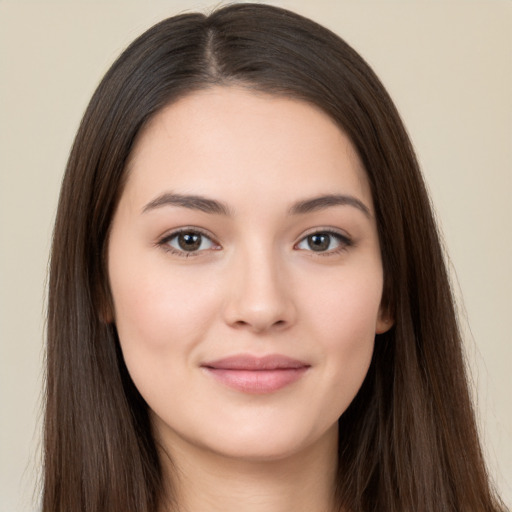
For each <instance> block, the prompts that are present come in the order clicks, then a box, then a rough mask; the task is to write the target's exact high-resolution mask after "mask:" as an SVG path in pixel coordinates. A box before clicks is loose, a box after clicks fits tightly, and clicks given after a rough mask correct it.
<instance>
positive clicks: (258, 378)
mask: <svg viewBox="0 0 512 512" xmlns="http://www.w3.org/2000/svg"><path fill="white" fill-rule="evenodd" d="M310 367H311V365H309V364H308V363H305V362H304V361H300V360H298V359H293V358H290V357H287V356H283V355H280V354H270V355H267V356H264V357H255V356H252V355H249V354H240V355H234V356H230V357H226V358H223V359H218V360H216V361H209V362H206V363H203V364H201V368H202V369H203V370H204V371H205V372H206V373H208V374H209V375H211V376H212V377H213V378H215V379H216V380H217V381H219V382H221V383H222V384H224V385H226V386H228V387H230V388H233V389H236V390H238V391H242V392H245V393H254V394H265V393H273V392H275V391H278V390H280V389H282V388H284V387H286V386H288V385H290V384H292V383H294V382H296V381H298V380H299V379H300V378H301V377H302V376H303V375H304V374H305V373H306V372H307V370H308V369H309V368H310Z"/></svg>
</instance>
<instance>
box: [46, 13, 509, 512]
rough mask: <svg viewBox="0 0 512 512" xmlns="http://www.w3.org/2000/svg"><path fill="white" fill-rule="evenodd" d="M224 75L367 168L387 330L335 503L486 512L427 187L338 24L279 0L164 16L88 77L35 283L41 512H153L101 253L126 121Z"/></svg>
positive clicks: (130, 136) (138, 417)
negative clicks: (318, 118) (44, 280)
mask: <svg viewBox="0 0 512 512" xmlns="http://www.w3.org/2000/svg"><path fill="white" fill-rule="evenodd" d="M223 84H226V85H228V84H238V85H241V86H244V87H249V88H252V89H255V90H259V91H265V92H267V93H271V94H279V95H286V96H289V97H294V98H297V99H301V100H304V101H307V102H310V103H312V104H315V105H317V106H318V107H320V108H321V109H323V111H325V112H326V113H327V114H328V115H329V116H330V117H331V118H333V119H334V120H335V121H336V122H337V123H338V124H339V126H340V128H341V129H342V130H344V132H345V133H346V134H347V135H348V136H349V137H350V139H351V140H352V142H353V144H354V146H355V147H356V149H357V150H358V152H359V155H360V158H361V160H362V162H363V164H364V167H365V169H366V172H367V175H368V178H369V181H370V185H371V189H372V194H373V200H374V204H375V211H376V218H377V224H378V231H379V236H380V244H381V248H382V260H383V266H384V281H385V283H384V303H385V306H386V308H387V309H388V311H389V312H390V314H391V315H392V316H393V318H394V320H395V325H394V327H393V328H392V329H391V330H390V331H388V332H387V333H385V334H382V335H379V336H378V337H377V340H376V344H375V351H374V356H373V360H372V364H371V367H370V370H369V373H368V375H367V377H366V379H365V381H364V383H363V386H362V388H361V389H360V391H359V393H358V394H357V396H356V398H355V399H354V401H353V402H352V404H351V405H350V406H349V408H348V410H347V411H346V412H345V413H344V414H343V415H342V417H341V418H340V420H339V431H340V437H339V439H340V442H339V477H338V483H337V491H338V499H339V503H340V507H344V508H345V509H346V510H349V511H350V512H377V511H378V512H384V511H385V512H404V511H408V512H409V511H415V512H440V511H453V512H455V511H476V510H478V511H488V512H491V511H493V512H496V511H498V510H502V508H501V505H500V503H499V500H498V499H497V498H495V497H494V495H493V493H492V492H491V490H490V487H489V483H488V476H487V473H486V469H485V465H484V462H483V458H482V454H481V449H480V445H479V441H478V437H477V431H476V427H475V421H474V414H473V410H472V405H471V401H470V397H469V392H468V386H467V379H466V373H465V365H464V359H463V354H462V348H461V338H460V334H459V330H458V327H457V321H456V316H455V312H454V307H453V299H452V295H451V290H450V285H449V280H448V276H447V272H446V268H445V264H444V261H443V253H442V249H441V246H440V242H439V237H438V234H437V230H436V225H435V222H434V219H433V215H432V211H431V207H430V203H429V198H428V196H427V193H426V190H425V186H424V183H423V180H422V177H421V174H420V171H419V169H418V164H417V161H416V158H415V156H414V153H413V150H412V147H411V143H410V141H409V139H408V136H407V134H406V132H405V129H404V127H403V125H402V122H401V120H400V118H399V115H398V113H397V111H396V109H395V107H394V105H393V103H392V101H391V99H390V98H389V96H388V94H387V93H386V91H385V90H384V88H383V86H382V85H381V83H380V81H379V80H378V78H377V77H376V76H375V74H374V73H373V71H372V70H371V69H370V68H369V66H368V65H367V64H366V63H365V62H364V61H363V59H362V58H361V57H360V56H359V55H358V54H357V53H356V52H355V51H354V50H353V49H352V48H351V47H350V46H348V45H347V44H346V43H345V42H344V41H343V40H341V39H340V38H339V37H338V36H336V35H335V34H333V33H332V32H330V31H328V30H327V29H325V28H323V27H321V26H319V25H317V24H316V23H314V22H312V21H310V20H308V19H305V18H303V17H301V16H299V15H296V14H293V13H291V12H289V11H286V10H283V9H280V8H277V7H271V6H268V5H261V4H260V5H258V4H239V5H231V6H227V7H224V8H221V9H219V10H217V11H214V12H213V13H212V14H210V15H209V16H205V15H202V14H184V15H180V16H176V17H173V18H169V19H167V20H165V21H162V22H161V23H159V24H157V25H155V26H154V27H152V28H151V29H149V30H148V31H147V32H146V33H144V34H143V35H142V36H140V37H139V38H138V39H137V40H136V41H135V42H133V43H132V44H131V45H130V46H129V47H128V48H127V49H126V50H125V51H124V52H123V54H122V55H121V56H120V57H119V59H118V60H117V61H116V62H115V63H114V64H113V66H112V67H111V69H110V70H109V71H108V72H107V74H106V76H105V77H104V79H103V81H102V82H101V84H100V85H99V87H98V89H97V90H96V92H95V94H94V96H93V98H92V100H91V102H90V104H89V106H88V108H87V111H86V113H85V115H84V118H83V120H82V123H81V126H80V128H79V131H78V134H77V136H76V139H75V143H74V145H73V149H72V151H71V155H70V158H69V162H68V166H67V169H66V174H65V177H64V181H63V184H62V191H61V195H60V202H59V208H58V214H57V220H56V225H55V231H54V239H53V250H52V258H51V268H50V280H49V310H48V351H47V378H46V393H47V395H46V396H47V399H46V400H47V402H46V418H45V437H44V443H45V448H44V450H45V451H44V459H45V468H44V491H43V512H78V511H84V512H85V511H87V512H104V511H109V512H127V511H130V512H155V511H156V510H157V508H158V506H159V505H161V502H162V499H163V495H162V489H163V476H162V470H161V467H160V463H159V456H158V450H157V447H156V445H155V441H154V438H153V435H152V432H151V425H150V421H149V416H148V409H147V405H146V403H145V402H144V400H143V399H142V398H141V396H140V394H139V393H138V391H137V389H136V388H135V386H134V385H133V383H132V381H131V379H130V376H129V375H128V372H127V370H126V367H125V365H124V362H123V357H122V353H121V351H120V348H119V342H118V339H117V334H116V330H115V326H113V325H110V324H109V323H108V322H105V321H104V319H105V317H106V315H107V314H108V309H109V307H110V299H109V297H110V294H109V289H108V276H107V275H106V270H105V252H106V246H107V243H108V234H109V227H110V224H111V220H112V216H113V213H114V211H115V208H116V205H117V202H118V199H119V196H120V194H121V192H122V189H123V182H124V180H125V178H126V176H125V168H126V162H127V159H128V157H129V155H130V151H131V149H132V146H133V142H134V140H135V138H136V137H137V134H138V133H139V131H140V130H141V128H142V127H143V126H144V125H145V123H147V121H148V120H149V119H150V118H151V117H152V116H153V115H154V114H155V113H156V112H158V111H159V110H160V109H162V107H164V106H166V105H168V104H169V103H170V102H173V101H175V100H176V99H178V98H180V97H182V96H184V95H186V94H189V93H191V92H192V91H194V90H199V89H204V88H207V87H210V86H212V85H223Z"/></svg>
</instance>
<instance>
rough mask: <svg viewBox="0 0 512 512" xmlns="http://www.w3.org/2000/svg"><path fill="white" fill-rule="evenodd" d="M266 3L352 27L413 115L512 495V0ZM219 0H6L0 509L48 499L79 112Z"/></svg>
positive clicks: (0, 202) (0, 121) (491, 444)
mask: <svg viewBox="0 0 512 512" xmlns="http://www.w3.org/2000/svg"><path fill="white" fill-rule="evenodd" d="M269 3H274V4H277V5H282V6H285V7H289V8H291V9H294V10H296V11H298V12H301V13H303V14H305V15H308V16H310V17H312V18H313V19H315V20H317V21H319V22H320V23H323V24H325V25H327V26H328V27H330V28H332V29H333V30H334V31H336V32H337V33H339V34H340V35H341V36H342V37H344V38H345V39H346V40H347V41H348V42H349V43H351V44H352V45H353V46H354V47H355V48H356V49H357V50H358V51H360V52H361V53H362V55H363V56H364V57H365V58H366V59H367V60H368V61H369V63H370V64H371V65H372V66H373V67H374V69H375V70H376V72H377V73H378V74H379V75H380V77H381V78H382V80H383V82H384V83H385V85H386V86H387V87H388V89H389V91H390V92H391V95H392V96H393V98H394V99H395V101H396V103H397V105H398V108H399V110H400V112H401V113H402V115H403V117H404V119H405V122H406V125H407V126H408V128H409V132H410V134H411V137H412V139H413V142H414V144H415V147H416V149H417V151H418V154H419V158H420V161H421V163H422V165H423V168H424V172H425V174H426V177H427V181H428V183H429V187H430V189H431V192H432V196H433V200H434V203H435V205H436V208H437V211H438V214H439V219H440V222H441V225H442V229H443V232H444V234H445V238H446V245H447V247H448V250H449V253H450V256H451V262H452V264H453V267H454V268H455V269H456V274H455V271H454V279H455V280H456V284H455V287H456V289H457V290H458V292H457V293H458V294H459V295H460V296H462V295H463V297H464V306H462V302H461V311H462V312H463V314H462V316H463V324H464V328H465V330H466V333H467V336H466V338H467V351H468V358H469V362H470V366H471V368H472V369H473V380H474V388H475V398H476V399H477V402H478V416H479V421H480V426H481V430H482V434H483V437H484V440H485V448H486V452H487V457H488V460H489V464H490V466H491V470H492V474H493V476H494V478H495V479H496V481H497V484H498V487H499V488H500V490H501V492H502V495H503V497H504V498H505V501H506V503H507V504H508V505H509V506H511V505H512V400H511V398H510V396H511V395H512V379H511V377H510V374H511V370H510V367H511V365H512V336H511V335H510V328H509V324H508V320H509V318H510V317H511V316H512V272H511V266H512V265H511V261H512V197H511V195H512V192H511V191H512V176H511V175H512V99H511V98H512V3H511V2H510V1H509V0H493V1H490V0H489V1H477V0H461V1H457V2H453V1H448V0H434V1H433V0H430V1H425V2H423V1H419V0H402V1H388V0H381V1H368V0H359V1H347V0H338V1H335V0H333V1H328V0H314V1H312V0H288V1H275V2H269ZM212 5H214V4H212V2H206V1H178V0H173V1H171V0H168V1H151V0H146V1H143V0H140V1H124V2H114V1H103V2H102V3H100V2H90V1H89V2H86V1H79V2H73V1H69V0H68V1H66V2H64V1H61V2H47V1H39V2H27V1H23V0H18V1H12V2H10V1H6V0H3V1H2V0H0V247H1V250H0V272H1V274H0V512H26V511H33V510H37V505H36V504H35V503H36V502H37V498H34V497H33V492H34V491H33V489H34V486H35V481H36V478H37V474H38V467H39V455H38V453H39V445H40V436H39V429H40V423H39V421H40V408H41V406H40V397H41V385H42V384H41V375H42V360H43V329H44V320H43V310H44V296H45V275H46V265H47V260H48V250H49V245H50V237H51V229H52V221H53V218H54V214H55V207H56V202H57V196H58V189H59V183H60V180H61V176H62V172H63V169H64V166H65V162H66V157H67V154H68V151H69V148H70V145H71V142H72V139H73V136H74V133H75V131H76V128H77V125H78V122H79V120H80V117H81V115H82V113H83V110H84V108H85V106H86V104H87V101H88V99H89V97H90V96H91V94H92V92H93V90H94V88H95V86H96V85H97V83H98V81H99V80H100V78H101V76H102V75H103V73H104V72H105V71H106V69H107V67H108V66H109V64H110V63H111V62H112V61H113V59H114V58H115V57H116V56H117V55H118V54H119V52H120V51H121V49H122V48H123V47H125V45H127V44H128V43H129V42H130V41H131V40H132V39H133V38H134V37H135V36H137V35H138V34H139V33H141V32H142V31H143V30H144V29H146V28H147V27H149V26H150V25H151V24H153V23H154V22H156V21H158V20H160V19H161V18H163V17H165V16H169V15H172V14H175V13H176V12H178V11H181V10H184V9H192V10H194V9H204V8H205V7H206V6H210V7H211V6H212ZM447 391H448V390H447ZM507 482H508V483H507ZM36 496H37V493H36Z"/></svg>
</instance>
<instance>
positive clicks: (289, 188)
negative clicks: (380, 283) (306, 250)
mask: <svg viewBox="0 0 512 512" xmlns="http://www.w3.org/2000/svg"><path fill="white" fill-rule="evenodd" d="M127 171H128V173H129V176H128V180H127V187H126V189H125V192H126V193H129V194H131V195H132V196H133V198H134V199H135V197H137V198H140V199H141V200H142V199H143V198H146V199H147V198H148V197H149V196H151V195H152V194H156V193H158V192H160V193H161V192H162V191H164V190H163V189H169V190H173V191H178V192H186V193H190V192H193V193H201V194H207V195H212V194H213V195H217V196H227V197H228V199H229V196H230V194H231V195H236V193H237V192H241V191H242V190H246V191H250V192H251V195H252V196H255V195H257V194H260V195H261V196H263V197H266V198H270V197H273V196H275V197H276V198H283V199H285V198H286V197H295V196H297V197H300V196H301V195H302V196H311V195H313V194H316V193H334V192H339V193H352V194H355V195H358V196H360V197H361V199H365V200H366V201H367V202H368V203H369V204H370V206H371V194H370V190H369V185H368V180H367V178H366V173H365V171H364V169H363V166H362V164H361V162H360V159H359V157H358V155H357V152H356V151H355V149H354V147H353V145H352V143H351V142H350V140H349V139H348V137H347V136H346V135H345V134H344V133H343V131H342V130H341V129H340V128H339V127H338V125H337V124H336V123H335V122H334V121H333V120H332V119H331V118H330V117H329V116H328V115H326V114H325V113H324V112H323V111H321V110H320V109H319V108H317V107H315V106H313V105H311V104H309V103H306V102H304V101H301V100H297V99H292V98H287V97H283V96H274V95H269V94H265V93H259V92H255V91H253V90H248V89H244V88H241V87H213V88H210V89H206V90H201V91H198V92H194V93H191V94H190V95H188V96H185V97H184V98H181V99H180V100H178V101H176V102H175V103H172V104H171V105H168V106H167V107H165V108H164V109H162V110H161V111H160V112H158V113H157V114H156V115H155V116H154V117H153V118H152V119H151V121H150V122H149V123H148V125H146V127H145V128H144V130H143V131H142V132H141V133H140V135H139V137H138V139H137V142H136V144H135V147H134V149H133V151H132V155H131V157H130V161H129V164H128V167H127ZM284 190H286V196H285V197H283V191H284Z"/></svg>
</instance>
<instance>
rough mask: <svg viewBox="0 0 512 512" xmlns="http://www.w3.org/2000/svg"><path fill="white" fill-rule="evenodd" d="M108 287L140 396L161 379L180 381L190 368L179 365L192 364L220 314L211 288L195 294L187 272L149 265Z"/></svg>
mask: <svg viewBox="0 0 512 512" xmlns="http://www.w3.org/2000/svg"><path fill="white" fill-rule="evenodd" d="M139 269H141V270H139ZM167 270H169V269H167ZM127 276H129V278H127ZM110 282H111V289H112V296H113V302H114V311H115V323H116V327H117V331H118V335H119V340H120V344H121V349H122V352H123V356H124V359H125V363H126V365H127V368H128V370H129V372H130V375H131V377H132V379H133V380H134V382H135V384H136V386H137V387H138V388H139V391H141V393H142V394H143V395H144V389H145V388H146V387H148V382H151V381H152V380H153V379H154V378H156V376H157V375H167V376H173V375H174V376H176V378H180V372H181V373H183V372H184V371H186V369H187V367H186V366H184V365H183V364H181V365H178V364H176V362H177V361H180V362H182V363H183V360H184V358H185V362H190V358H191V357H192V355H193V353H194V348H195V347H196V346H197V345H198V344H199V343H200V340H201V339H202V337H203V335H204V332H205V331H207V330H208V326H209V325H210V323H211V321H212V316H213V315H214V312H215V310H216V305H215V302H216V298H215V296H214V294H213V293H212V291H211V288H207V287H205V288H204V289H200V290H197V289H196V288H195V287H193V286H191V282H190V279H188V278H187V274H186V273H184V272H179V271H173V272H170V271H167V272H163V271H162V269H161V268H160V266H156V265H155V268H154V270H152V265H151V261H149V262H147V263H146V264H145V265H138V266H136V267H131V271H130V272H129V273H126V272H117V271H116V270H114V271H113V272H111V278H110Z"/></svg>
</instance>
